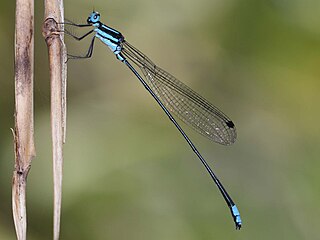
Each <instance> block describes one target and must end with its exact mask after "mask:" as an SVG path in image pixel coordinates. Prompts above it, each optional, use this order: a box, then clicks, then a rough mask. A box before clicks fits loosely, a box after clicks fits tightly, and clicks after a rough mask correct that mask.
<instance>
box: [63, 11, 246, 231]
mask: <svg viewBox="0 0 320 240" xmlns="http://www.w3.org/2000/svg"><path fill="white" fill-rule="evenodd" d="M64 24H67V25H72V26H75V27H93V28H92V29H91V30H90V31H89V32H87V33H86V34H84V35H83V36H81V37H78V36H75V35H74V34H71V33H70V32H69V31H67V30H65V32H66V33H67V34H69V35H70V36H72V37H73V38H74V39H76V40H78V41H80V40H82V39H84V38H85V37H87V36H90V35H91V34H92V33H93V37H92V40H91V44H90V47H89V49H88V52H87V54H86V55H84V56H75V55H68V58H69V59H70V58H71V59H78V58H90V57H91V56H92V53H93V45H94V41H95V39H96V38H99V39H100V40H101V41H102V42H103V43H104V44H105V45H107V46H108V47H109V48H110V49H111V51H112V52H113V53H114V54H115V55H116V57H117V58H118V59H119V60H120V61H121V62H123V63H124V64H125V65H126V66H128V68H129V69H130V70H131V71H132V72H133V74H134V75H135V76H136V77H137V78H138V79H139V81H140V82H141V83H142V85H143V86H144V87H145V88H146V90H147V91H148V92H149V93H150V94H151V95H152V97H153V98H154V99H155V100H156V102H157V103H158V104H159V106H160V107H161V108H162V110H163V111H164V112H165V114H166V115H167V116H168V117H169V119H170V120H171V121H172V122H173V124H174V125H175V127H176V128H177V129H178V130H179V132H180V133H181V135H182V136H183V137H184V139H185V140H186V141H187V143H188V144H189V146H190V147H191V148H192V150H193V151H194V153H195V154H196V155H197V157H198V158H199V160H200V161H201V163H202V164H203V166H204V167H205V168H206V170H207V171H208V173H209V174H210V176H211V178H212V179H213V181H214V182H215V184H216V185H217V187H218V189H219V190H220V192H221V194H222V196H223V198H224V200H225V201H226V203H227V205H228V207H229V209H230V211H231V214H232V217H233V220H234V222H235V225H236V229H240V228H241V224H242V222H241V218H240V213H239V211H238V209H237V207H236V205H235V203H234V202H233V200H232V199H231V197H230V196H229V194H228V193H227V191H226V190H225V188H224V187H223V185H222V183H221V182H220V181H219V179H218V178H217V176H216V175H215V174H214V172H213V171H212V169H211V168H210V166H209V165H208V163H207V162H206V161H205V159H204V158H203V157H202V155H201V154H200V152H199V151H198V150H197V148H196V147H195V145H194V144H193V143H192V141H191V140H190V138H189V137H188V136H187V135H186V133H185V132H184V131H183V129H182V128H181V127H180V125H179V124H178V122H177V121H176V120H175V119H174V118H173V116H172V114H171V113H173V114H175V115H176V116H177V117H179V118H180V119H181V120H182V121H183V122H185V123H186V124H188V125H189V126H191V127H192V128H193V129H194V130H195V131H197V132H199V133H200V134H202V135H204V136H206V137H207V138H209V139H211V140H212V141H214V142H217V143H220V144H223V145H229V144H232V143H234V141H235V140H236V136H237V134H236V129H235V126H234V124H233V122H232V121H231V120H230V119H229V118H228V117H227V116H226V115H225V114H224V113H223V112H221V111H220V110H219V109H218V108H216V107H215V106H213V105H212V104H211V103H209V102H208V101H207V100H206V99H204V98H203V97H201V96H200V95H198V94H197V93H196V92H194V91H193V90H192V89H190V88H189V87H188V86H186V85H185V84H183V83H182V82H180V81H179V80H178V79H176V78H175V77H174V76H172V75H171V74H170V73H168V72H166V71H165V70H163V69H161V68H160V67H158V66H156V65H155V64H154V63H153V62H152V61H151V60H150V59H149V58H148V57H147V56H146V55H144V54H143V53H142V52H141V51H139V50H138V49H136V48H135V47H134V46H132V45H131V44H129V43H128V42H127V41H126V40H125V39H124V36H123V35H122V34H121V33H120V32H118V31H117V30H115V29H113V28H111V27H108V26H106V25H105V24H103V23H102V22H100V14H99V13H98V12H95V11H93V12H92V13H91V14H90V15H89V17H88V19H87V24H75V23H73V22H65V23H64ZM131 63H133V64H134V65H135V66H137V67H138V68H139V69H140V70H141V72H142V74H143V76H144V78H143V77H142V76H141V75H140V74H139V73H138V71H137V70H136V69H135V68H134V67H133V65H132V64H131Z"/></svg>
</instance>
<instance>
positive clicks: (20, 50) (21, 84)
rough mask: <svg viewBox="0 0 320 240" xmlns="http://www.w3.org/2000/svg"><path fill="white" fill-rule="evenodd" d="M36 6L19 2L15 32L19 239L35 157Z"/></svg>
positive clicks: (24, 0)
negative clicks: (34, 68) (28, 178)
mask: <svg viewBox="0 0 320 240" xmlns="http://www.w3.org/2000/svg"><path fill="white" fill-rule="evenodd" d="M33 19H34V3H33V0H17V1H16V29H15V127H14V131H13V134H14V147H15V165H14V172H13V179H12V210H13V220H14V225H15V230H16V235H17V239H19V240H22V239H26V237H27V211H26V184H27V176H28V172H29V170H30V167H31V161H32V159H33V157H34V156H35V148H34V136H33V128H34V126H33V122H34V121H33V65H34V64H33V57H34V53H33V50H34V36H33V35H34V34H33V33H34V20H33Z"/></svg>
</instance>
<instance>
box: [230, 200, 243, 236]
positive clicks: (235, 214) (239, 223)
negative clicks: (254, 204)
mask: <svg viewBox="0 0 320 240" xmlns="http://www.w3.org/2000/svg"><path fill="white" fill-rule="evenodd" d="M231 212H232V216H233V220H234V222H235V224H236V229H237V230H240V228H241V226H242V221H241V218H240V212H239V210H238V208H237V206H236V205H233V206H232V208H231Z"/></svg>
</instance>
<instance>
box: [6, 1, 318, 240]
mask: <svg viewBox="0 0 320 240" xmlns="http://www.w3.org/2000/svg"><path fill="white" fill-rule="evenodd" d="M41 4H42V2H41V1H40V2H38V1H37V2H36V6H35V7H36V9H35V10H36V19H35V22H36V29H35V51H36V52H35V57H36V60H35V134H36V135H35V137H36V139H35V140H36V150H37V157H36V158H35V159H34V161H33V164H32V168H31V171H30V174H29V178H28V194H27V197H28V198H27V204H28V235H29V239H51V238H52V230H51V229H52V167H51V165H52V163H51V150H50V148H51V139H50V119H49V107H50V106H49V99H50V95H49V78H48V76H49V74H48V68H47V66H48V64H47V52H46V46H45V43H44V40H43V38H42V36H41V24H42V20H43V6H42V5H41ZM94 5H95V6H94V7H95V10H98V11H99V12H100V13H101V16H102V21H103V22H105V23H106V24H108V25H110V26H112V27H114V28H116V29H118V30H120V31H121V32H122V33H123V34H124V35H125V37H126V39H127V40H128V41H129V42H130V43H132V44H133V45H135V46H136V47H138V48H139V49H140V50H142V51H143V52H144V53H146V54H147V55H148V56H149V57H150V58H151V59H153V60H154V62H156V63H157V64H158V65H160V66H161V67H163V68H164V69H166V70H168V71H169V72H171V73H172V74H174V75H175V76H176V77H178V78H179V79H181V80H182V81H184V82H186V83H187V84H188V85H190V86H191V87H192V88H193V89H195V90H196V91H197V92H199V93H201V94H202V95H203V96H205V97H206V98H207V99H208V100H210V101H211V102H212V103H214V104H215V105H217V106H218V107H219V108H221V109H222V110H223V111H224V112H226V113H227V115H229V116H230V117H231V118H232V119H233V120H234V122H235V124H236V126H237V130H238V140H237V142H236V143H235V144H234V145H233V146H230V147H224V146H219V145H217V144H214V143H211V142H210V141H209V140H206V139H204V138H203V137H201V136H198V135H197V134H195V133H193V132H192V131H191V130H190V131H189V128H188V127H185V128H186V130H187V132H188V133H189V134H190V136H191V138H192V139H193V140H194V141H195V143H196V145H198V146H199V150H200V151H201V152H202V153H203V155H204V156H205V158H206V159H207V160H208V161H209V163H210V164H211V165H212V166H213V168H214V170H215V172H216V173H217V175H218V176H219V177H220V179H221V180H222V182H223V183H224V185H225V186H226V188H227V189H228V191H229V192H230V193H231V195H232V197H233V198H234V200H235V201H236V203H237V205H238V207H239V210H240V212H241V214H242V218H243V229H242V230H241V231H239V232H238V231H235V230H234V226H233V222H232V220H231V217H230V214H229V210H228V209H227V207H226V206H225V203H224V201H223V199H222V197H221V196H220V193H219V192H218V191H217V189H216V187H215V185H214V184H213V183H212V181H211V180H210V178H209V177H208V176H207V174H206V172H205V171H204V169H203V168H202V166H201V165H200V163H199V162H198V160H197V159H196V157H195V156H194V154H193V153H192V151H191V150H190V149H189V147H188V146H187V144H186V143H185V142H184V141H183V140H182V138H181V137H180V136H179V134H178V132H177V131H176V130H175V129H174V127H173V126H172V124H171V123H170V122H169V121H168V119H167V117H166V116H165V115H164V114H163V113H162V112H161V110H160V109H159V107H158V106H157V105H156V104H155V103H154V101H153V100H152V98H151V97H150V96H149V95H148V94H147V93H146V92H145V90H144V89H143V87H141V86H140V85H139V82H138V81H137V80H136V79H135V77H134V76H133V75H132V74H131V73H130V72H129V71H128V69H127V68H126V67H125V66H123V65H122V64H121V63H120V62H119V61H117V60H116V58H115V57H114V56H113V54H112V53H110V51H109V50H108V49H107V48H106V47H105V46H103V45H102V44H101V43H100V42H98V41H97V42H96V46H95V50H94V56H93V58H92V59H91V60H85V61H69V62H68V70H69V72H68V133H67V143H66V145H65V155H64V157H65V162H64V182H63V184H64V186H63V209H62V223H61V224H62V225H61V239H80V240H81V239H132V240H135V239H137V240H138V239H139V240H141V239H166V240H169V239H174V240H177V239H183V240H195V239H197V240H198V239H259V240H261V239H290V240H295V239H318V238H319V237H318V233H317V227H318V223H319V216H320V208H319V207H317V206H318V202H319V200H320V193H319V189H320V186H319V185H320V184H319V182H320V177H319V173H318V170H319V169H320V163H319V162H320V161H319V155H320V147H319V144H320V137H319V134H320V131H319V127H318V123H317V122H318V119H319V118H320V114H319V106H318V105H319V103H320V97H319V95H320V94H319V88H320V81H319V76H320V68H319V62H320V20H319V11H320V2H319V1H312V0H307V1H298V0H291V1H288V0H269V1H254V0H230V1H217V0H214V1H212V0H199V1H189V0H184V1H182V0H174V1H168V0H163V1H146V0H139V1H129V0H122V1H113V2H111V1H102V0H99V1H94ZM90 11H92V5H91V1H75V0H73V1H66V2H65V15H66V17H67V18H68V19H71V20H73V21H76V22H78V21H82V22H84V21H85V20H86V18H87V15H88V14H89V13H90ZM0 12H1V15H0V18H1V19H0V26H1V27H0V29H1V32H0V34H1V36H0V48H1V58H0V70H1V74H2V76H1V81H0V112H1V113H0V116H1V118H0V123H1V124H0V134H1V138H0V186H1V189H0V239H4V240H5V239H15V233H14V227H13V221H12V215H11V190H10V188H11V175H12V170H13V161H14V160H13V146H12V135H11V132H10V127H13V110H14V99H13V93H14V82H13V76H14V75H13V73H14V69H13V54H14V49H13V42H14V5H13V2H8V1H3V2H1V3H0ZM79 32H80V33H81V32H82V31H79ZM66 41H67V46H68V49H69V51H70V52H71V53H77V54H79V53H85V52H86V50H87V47H88V44H89V42H90V40H89V39H88V41H84V42H76V41H72V39H70V38H68V37H66Z"/></svg>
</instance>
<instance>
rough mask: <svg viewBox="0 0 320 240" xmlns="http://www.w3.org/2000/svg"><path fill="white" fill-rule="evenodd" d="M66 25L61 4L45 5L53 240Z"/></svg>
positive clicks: (58, 185) (62, 118) (49, 2)
mask: <svg viewBox="0 0 320 240" xmlns="http://www.w3.org/2000/svg"><path fill="white" fill-rule="evenodd" d="M62 21H63V5H62V1H59V0H46V1H45V21H44V24H43V29H42V33H43V36H44V37H45V40H46V43H47V46H48V52H49V66H50V78H51V133H52V151H53V178H54V180H53V182H54V207H53V209H54V210H53V211H54V212H53V224H54V226H53V239H55V240H58V239H59V235H60V216H61V196H62V166H63V142H64V139H65V122H66V118H65V112H66V107H65V104H66V98H65V94H66V84H65V82H66V81H65V79H66V78H65V76H66V52H65V45H64V41H63V34H62V32H61V31H59V30H62V29H61V27H62V26H61V25H58V24H57V22H62Z"/></svg>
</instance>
